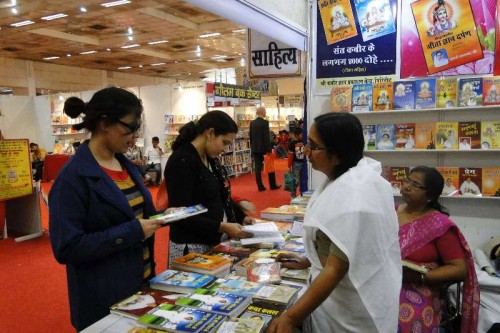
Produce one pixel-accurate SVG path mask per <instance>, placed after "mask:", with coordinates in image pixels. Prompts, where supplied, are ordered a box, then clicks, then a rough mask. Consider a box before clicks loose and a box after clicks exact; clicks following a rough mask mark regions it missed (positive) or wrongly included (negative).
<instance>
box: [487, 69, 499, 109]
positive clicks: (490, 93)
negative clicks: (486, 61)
mask: <svg viewBox="0 0 500 333" xmlns="http://www.w3.org/2000/svg"><path fill="white" fill-rule="evenodd" d="M498 104H500V76H494V77H484V78H483V105H498Z"/></svg>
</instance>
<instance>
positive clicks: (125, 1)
mask: <svg viewBox="0 0 500 333" xmlns="http://www.w3.org/2000/svg"><path fill="white" fill-rule="evenodd" d="M130 2H131V1H130V0H118V1H112V2H105V3H101V6H103V7H114V6H120V5H126V4H128V3H130Z"/></svg>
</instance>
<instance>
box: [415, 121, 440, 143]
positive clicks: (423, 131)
mask: <svg viewBox="0 0 500 333" xmlns="http://www.w3.org/2000/svg"><path fill="white" fill-rule="evenodd" d="M415 148H416V149H436V123H435V122H430V121H426V122H418V123H416V124H415Z"/></svg>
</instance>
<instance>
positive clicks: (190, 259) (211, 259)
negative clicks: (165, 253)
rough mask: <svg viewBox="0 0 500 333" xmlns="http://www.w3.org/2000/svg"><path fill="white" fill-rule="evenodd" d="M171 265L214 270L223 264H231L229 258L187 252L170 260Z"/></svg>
mask: <svg viewBox="0 0 500 333" xmlns="http://www.w3.org/2000/svg"><path fill="white" fill-rule="evenodd" d="M172 265H174V266H178V267H193V268H198V269H203V270H207V271H214V270H217V269H220V268H221V267H223V266H225V265H231V259H228V258H223V257H216V256H210V255H206V254H200V253H188V254H186V255H185V256H182V257H179V258H175V259H174V260H172Z"/></svg>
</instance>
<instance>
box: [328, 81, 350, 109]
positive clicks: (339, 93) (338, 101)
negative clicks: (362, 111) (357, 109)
mask: <svg viewBox="0 0 500 333" xmlns="http://www.w3.org/2000/svg"><path fill="white" fill-rule="evenodd" d="M351 100H352V88H351V86H337V87H333V88H332V92H331V94H330V110H331V111H332V112H351V111H352V106H351Z"/></svg>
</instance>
